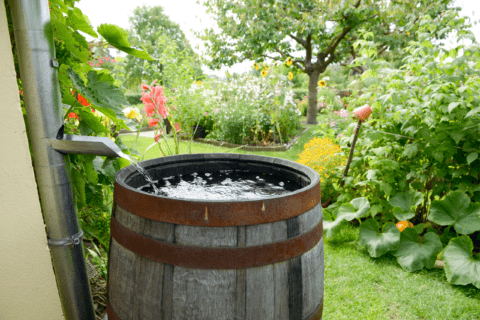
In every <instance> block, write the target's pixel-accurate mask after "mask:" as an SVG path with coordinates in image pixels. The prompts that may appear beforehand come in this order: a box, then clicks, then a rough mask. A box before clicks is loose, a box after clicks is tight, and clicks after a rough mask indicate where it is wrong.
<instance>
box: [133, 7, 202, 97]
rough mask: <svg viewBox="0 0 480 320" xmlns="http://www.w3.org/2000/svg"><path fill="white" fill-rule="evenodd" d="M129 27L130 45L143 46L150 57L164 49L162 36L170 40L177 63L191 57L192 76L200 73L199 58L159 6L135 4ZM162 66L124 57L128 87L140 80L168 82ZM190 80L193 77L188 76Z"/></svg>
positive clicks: (140, 81) (158, 63)
mask: <svg viewBox="0 0 480 320" xmlns="http://www.w3.org/2000/svg"><path fill="white" fill-rule="evenodd" d="M130 23H131V24H132V28H131V29H129V40H130V42H131V43H132V45H134V46H141V47H143V48H144V49H145V50H146V51H147V52H148V53H149V54H150V55H151V56H152V57H155V58H160V57H161V55H162V53H163V52H164V51H165V48H166V46H165V39H168V41H169V42H172V43H173V44H174V45H175V47H176V50H177V51H178V52H181V53H182V54H181V55H180V56H179V58H178V61H177V63H181V62H182V60H183V59H185V57H188V58H191V60H192V61H193V62H192V63H193V66H194V69H195V75H194V78H195V77H200V76H201V75H202V70H201V65H200V61H199V59H198V58H197V56H196V54H195V53H194V51H193V50H192V48H191V46H190V44H189V43H188V40H187V38H186V37H185V34H184V33H183V31H182V30H181V29H180V26H179V25H178V24H177V23H175V22H173V21H172V20H170V18H169V17H168V16H167V15H165V14H164V13H163V8H162V7H161V6H155V7H147V6H142V7H137V8H136V9H135V10H134V11H133V16H132V17H130ZM164 68H165V66H164V65H163V64H162V62H160V61H159V60H157V61H145V60H142V59H138V58H136V57H133V56H128V57H127V58H126V64H125V71H126V74H127V77H126V85H127V86H128V87H130V88H133V87H139V86H140V84H141V83H142V80H145V81H146V82H147V83H151V82H152V81H154V80H160V81H161V83H162V84H163V85H168V84H167V82H168V79H165V77H164V74H163V73H164V72H163V71H164ZM192 80H194V79H192Z"/></svg>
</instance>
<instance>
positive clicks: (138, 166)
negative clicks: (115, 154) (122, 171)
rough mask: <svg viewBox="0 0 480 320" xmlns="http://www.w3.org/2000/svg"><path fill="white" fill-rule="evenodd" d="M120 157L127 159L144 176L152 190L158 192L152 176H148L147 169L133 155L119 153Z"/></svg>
mask: <svg viewBox="0 0 480 320" xmlns="http://www.w3.org/2000/svg"><path fill="white" fill-rule="evenodd" d="M119 156H120V157H122V158H123V159H125V160H128V161H129V162H130V163H131V164H132V165H133V166H134V167H135V169H137V171H138V172H139V173H140V174H141V175H142V176H143V177H144V178H145V180H146V181H147V182H148V186H150V187H152V189H153V190H152V192H153V193H155V194H158V193H159V191H158V188H157V186H156V185H155V182H154V181H153V179H152V177H151V176H150V174H149V173H148V172H147V170H145V168H144V167H143V166H142V165H141V164H140V162H138V160H137V159H135V158H134V157H131V156H129V155H128V154H125V153H123V152H122V153H120V154H119Z"/></svg>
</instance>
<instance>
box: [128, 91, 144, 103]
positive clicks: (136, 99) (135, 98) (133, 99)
mask: <svg viewBox="0 0 480 320" xmlns="http://www.w3.org/2000/svg"><path fill="white" fill-rule="evenodd" d="M141 97H142V94H141V93H138V94H137V93H132V94H126V95H125V98H126V99H127V101H128V103H129V104H131V105H136V104H140V103H141V101H140V98H141Z"/></svg>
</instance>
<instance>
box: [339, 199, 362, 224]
mask: <svg viewBox="0 0 480 320" xmlns="http://www.w3.org/2000/svg"><path fill="white" fill-rule="evenodd" d="M369 210H370V203H369V202H368V200H367V198H364V197H362V198H356V199H353V200H352V201H350V203H344V204H342V205H341V206H340V208H339V209H338V214H337V220H338V219H343V220H347V221H352V220H353V219H359V218H365V217H367V216H368V213H369Z"/></svg>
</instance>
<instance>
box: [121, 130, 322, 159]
mask: <svg viewBox="0 0 480 320" xmlns="http://www.w3.org/2000/svg"><path fill="white" fill-rule="evenodd" d="M314 131H315V127H311V128H310V129H309V130H308V131H307V132H305V133H304V134H303V135H302V136H301V137H300V139H299V140H298V141H297V143H296V144H295V145H294V146H293V147H292V148H290V149H289V150H287V151H282V152H251V151H244V150H240V149H230V148H224V147H217V146H213V145H209V144H204V143H196V142H192V143H190V142H188V141H180V153H182V154H183V153H227V152H228V153H241V154H256V155H261V156H268V157H276V158H282V159H287V160H291V161H296V160H297V159H298V154H299V153H300V152H302V150H303V145H304V144H305V143H307V142H308V141H309V140H310V139H312V138H313V137H314V135H315V134H314ZM135 138H136V136H135V135H122V136H121V140H122V142H123V143H124V144H125V145H126V146H127V147H129V148H130V147H131V146H132V145H133V143H134V142H135ZM168 142H169V146H170V148H171V149H172V150H173V148H174V144H173V140H172V139H169V141H168ZM152 143H153V139H152V138H146V137H139V138H138V140H137V142H136V144H135V149H136V150H137V151H138V152H139V153H140V154H141V155H143V157H144V158H143V160H148V159H153V158H158V157H160V156H161V152H160V150H159V148H158V147H157V146H154V147H152V148H150V149H148V151H147V152H146V153H145V150H146V149H147V148H148V147H149V146H150V145H151V144H152ZM162 148H165V145H164V144H162ZM189 150H190V152H189Z"/></svg>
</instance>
